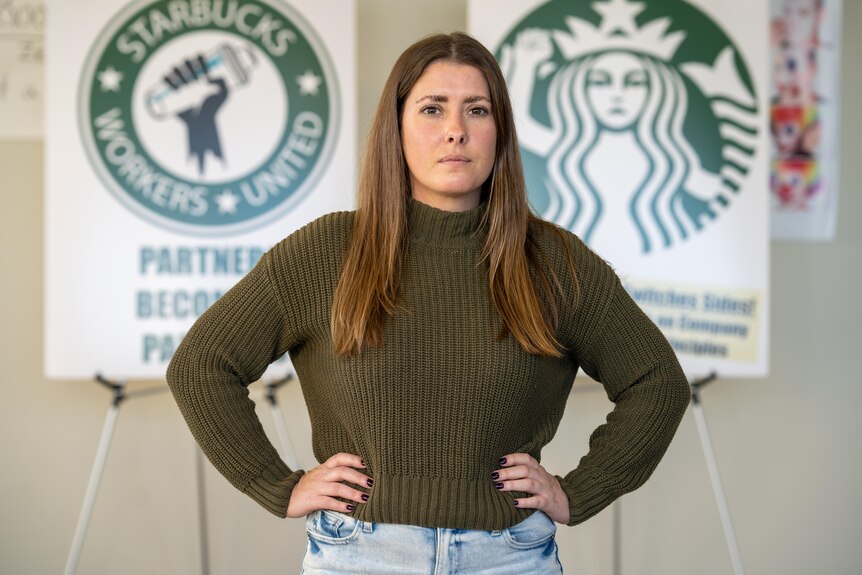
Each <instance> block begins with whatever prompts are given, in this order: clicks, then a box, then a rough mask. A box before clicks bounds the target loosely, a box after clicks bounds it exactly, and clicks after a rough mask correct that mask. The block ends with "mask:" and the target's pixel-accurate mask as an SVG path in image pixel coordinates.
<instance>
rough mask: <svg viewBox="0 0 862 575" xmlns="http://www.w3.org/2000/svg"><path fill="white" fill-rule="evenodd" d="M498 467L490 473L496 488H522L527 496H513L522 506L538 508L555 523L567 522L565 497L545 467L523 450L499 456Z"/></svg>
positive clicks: (515, 489)
mask: <svg viewBox="0 0 862 575" xmlns="http://www.w3.org/2000/svg"><path fill="white" fill-rule="evenodd" d="M500 465H502V468H501V469H498V470H496V471H495V472H494V473H493V474H491V479H492V480H493V481H494V486H495V487H496V488H497V489H499V490H500V491H524V492H526V493H529V494H530V495H531V496H530V497H523V498H520V499H515V505H517V506H518V507H520V508H523V509H540V510H542V511H544V512H545V514H546V515H547V516H548V517H550V518H551V519H553V520H554V521H556V522H557V523H563V524H565V523H568V522H569V498H568V496H567V495H566V492H565V491H563V488H562V487H561V486H560V482H559V481H557V478H556V477H554V476H553V475H551V474H550V473H548V472H547V471H545V468H544V467H542V466H541V465H540V464H539V462H538V461H536V459H535V458H534V457H532V456H530V455H527V454H526V453H512V454H510V455H505V456H503V457H502V458H501V459H500Z"/></svg>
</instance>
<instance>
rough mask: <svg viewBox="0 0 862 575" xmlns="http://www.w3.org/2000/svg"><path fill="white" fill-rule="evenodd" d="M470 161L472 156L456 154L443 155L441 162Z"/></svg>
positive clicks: (458, 162)
mask: <svg viewBox="0 0 862 575" xmlns="http://www.w3.org/2000/svg"><path fill="white" fill-rule="evenodd" d="M469 161H470V158H467V157H464V156H457V155H454V154H452V155H449V156H443V157H442V158H440V163H441V164H466V163H467V162H469Z"/></svg>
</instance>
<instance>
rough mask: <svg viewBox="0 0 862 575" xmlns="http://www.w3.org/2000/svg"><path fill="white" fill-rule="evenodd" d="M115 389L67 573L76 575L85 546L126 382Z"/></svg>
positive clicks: (73, 541)
mask: <svg viewBox="0 0 862 575" xmlns="http://www.w3.org/2000/svg"><path fill="white" fill-rule="evenodd" d="M115 385H116V388H115V389H114V392H115V395H114V402H113V403H112V404H111V407H110V408H108V416H107V417H106V418H105V425H104V426H103V427H102V437H101V439H100V440H99V448H98V449H97V450H96V461H95V462H94V463H93V470H92V471H91V472H90V482H89V483H88V484H87V494H86V495H85V496H84V505H83V506H82V507H81V515H80V516H79V517H78V526H77V527H76V528H75V538H74V539H73V540H72V549H71V550H70V551H69V558H68V559H67V561H66V569H65V570H64V571H63V573H64V574H65V575H74V573H75V570H76V569H77V568H78V559H79V558H80V556H81V548H82V547H83V546H84V537H85V536H86V534H87V527H88V526H89V524H90V516H91V515H92V514H93V506H94V505H95V504H96V493H97V492H98V491H99V482H100V481H101V479H102V472H103V471H104V470H105V461H106V460H107V459H108V450H109V449H110V447H111V439H113V437H114V428H115V427H116V425H117V416H118V415H119V414H120V404H121V403H122V401H123V399H124V398H125V394H124V391H125V382H124V381H120V382H118V383H117V384H115Z"/></svg>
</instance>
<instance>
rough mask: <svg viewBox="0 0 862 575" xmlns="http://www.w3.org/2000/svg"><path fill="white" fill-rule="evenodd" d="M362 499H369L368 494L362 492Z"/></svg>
mask: <svg viewBox="0 0 862 575" xmlns="http://www.w3.org/2000/svg"><path fill="white" fill-rule="evenodd" d="M362 501H368V495H366V494H365V493H363V494H362Z"/></svg>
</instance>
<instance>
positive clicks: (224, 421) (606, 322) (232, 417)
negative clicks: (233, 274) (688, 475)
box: [168, 34, 689, 574]
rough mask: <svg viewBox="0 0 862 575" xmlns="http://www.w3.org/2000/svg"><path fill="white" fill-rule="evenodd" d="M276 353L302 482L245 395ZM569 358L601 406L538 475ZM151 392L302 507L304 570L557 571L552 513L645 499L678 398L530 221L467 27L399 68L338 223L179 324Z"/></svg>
mask: <svg viewBox="0 0 862 575" xmlns="http://www.w3.org/2000/svg"><path fill="white" fill-rule="evenodd" d="M284 353H289V354H290V357H291V359H292V361H293V365H294V367H295V369H296V372H297V374H298V376H299V379H300V382H301V384H302V389H303V393H304V396H305V400H306V404H307V406H308V410H309V414H310V417H311V422H312V431H313V444H314V453H315V456H316V457H317V459H318V461H322V462H323V463H322V464H321V465H319V466H317V467H315V468H313V469H311V470H308V471H307V472H303V471H301V470H291V469H288V468H287V467H286V466H285V464H284V463H283V462H282V461H281V460H280V459H279V457H278V455H277V453H276V451H275V450H274V449H273V448H272V446H271V445H270V444H269V442H268V441H267V439H266V437H265V435H264V433H263V431H262V429H261V426H260V422H259V421H258V419H257V418H256V416H255V413H254V406H253V404H252V402H251V401H250V400H249V399H248V395H247V390H246V386H247V385H248V384H250V383H251V382H253V381H255V380H256V379H257V378H258V377H260V375H261V374H262V373H263V371H264V370H265V368H266V367H267V365H268V364H269V363H270V362H272V361H274V360H275V359H277V358H278V357H279V356H281V355H282V354H284ZM579 366H580V367H582V368H583V369H584V370H585V371H586V372H587V373H589V374H590V375H591V376H593V377H594V378H595V379H597V380H599V381H601V382H602V383H603V384H604V386H605V388H606V390H607V393H608V395H609V397H610V398H611V399H612V400H613V401H614V402H615V403H616V407H615V409H614V410H613V412H612V413H611V415H610V416H609V418H608V422H607V424H605V425H602V426H601V427H599V428H598V429H597V430H596V431H595V432H594V433H593V435H592V437H591V448H590V452H589V453H588V454H587V455H586V456H585V457H584V458H583V459H582V460H581V462H580V465H579V466H578V467H577V468H576V469H574V470H573V471H571V472H569V473H568V474H567V475H565V476H564V477H561V476H555V475H552V474H551V473H550V472H549V471H547V470H546V469H545V468H544V467H543V466H542V465H540V464H539V457H540V452H541V448H542V447H543V446H544V445H545V444H547V443H548V442H549V441H550V440H551V438H552V437H553V435H554V432H555V431H556V429H557V426H558V424H559V422H560V419H561V417H562V415H563V409H564V407H565V402H566V398H567V397H568V394H569V391H570V389H571V385H572V381H573V378H574V376H575V373H576V371H577V369H578V367H579ZM168 381H169V383H170V385H171V389H172V390H173V392H174V395H175V397H176V399H177V402H178V404H179V405H180V408H181V409H182V412H183V414H184V416H185V417H186V420H187V421H188V423H189V426H190V428H191V429H192V431H193V433H194V434H195V437H196V438H197V440H198V442H199V443H200V444H201V447H202V448H203V450H204V452H205V453H206V454H207V455H208V457H209V458H210V460H211V461H212V462H213V464H214V465H215V466H216V467H217V468H218V469H219V470H220V471H221V472H222V473H223V474H224V475H225V476H226V477H227V478H228V480H230V481H231V482H232V483H233V484H234V485H235V486H236V487H237V488H239V489H240V490H242V491H243V492H245V493H247V494H248V495H250V496H251V497H252V498H253V499H255V500H256V501H257V502H258V503H260V504H261V505H262V506H264V507H265V508H266V509H268V510H269V511H271V512H272V513H275V514H276V515H278V516H281V517H284V516H287V517H302V516H307V526H308V533H309V545H308V552H307V553H306V557H305V560H304V563H303V568H304V572H305V573H341V572H348V571H351V572H361V573H427V572H432V571H433V570H434V569H444V568H447V567H448V568H451V569H452V570H454V571H457V572H459V573H481V572H489V573H491V572H493V573H496V574H505V573H559V572H560V569H561V568H560V565H559V561H558V560H557V557H556V544H555V543H554V540H553V536H554V533H555V530H556V526H555V523H554V522H558V523H566V524H569V525H574V524H576V523H580V522H582V521H584V520H585V519H587V518H588V517H591V516H592V515H594V514H595V513H597V512H599V511H600V510H601V509H602V508H604V507H605V506H606V505H608V504H609V503H610V502H611V501H613V500H614V499H615V498H616V497H618V496H619V495H621V494H623V493H625V492H627V491H631V490H632V489H635V488H636V487H638V486H639V485H640V484H642V483H643V482H644V481H645V480H646V479H647V477H648V476H649V475H650V473H651V472H652V471H653V469H654V468H655V466H656V465H657V463H658V461H659V459H660V458H661V456H662V455H663V453H664V451H665V450H666V448H667V446H668V444H669V442H670V440H671V437H672V436H673V433H674V431H675V429H676V427H677V425H678V423H679V420H680V418H681V417H682V414H683V412H684V410H685V408H686V405H687V403H688V397H689V392H688V385H687V383H686V381H685V379H684V377H683V373H682V371H681V370H680V367H679V364H678V363H677V361H676V358H675V356H674V354H673V351H672V350H671V348H670V347H669V346H668V344H667V342H666V341H665V339H664V338H663V337H662V335H661V334H660V332H659V331H658V330H657V329H656V328H655V326H654V325H653V324H652V323H651V322H650V321H649V320H648V319H647V318H646V317H645V316H644V314H643V313H642V312H641V311H640V310H639V309H638V307H637V306H636V305H635V304H634V303H633V302H632V300H631V299H630V298H629V297H628V296H627V294H626V292H625V290H623V288H622V287H621V285H620V282H619V280H618V279H617V278H616V276H615V275H614V273H613V271H612V270H611V269H610V267H609V266H607V265H606V264H605V263H604V262H603V261H601V260H600V259H599V258H598V257H597V256H595V255H594V254H592V253H591V252H590V251H589V250H588V249H587V248H586V247H585V246H584V245H583V244H582V243H581V242H580V241H579V240H578V239H577V238H576V237H574V236H573V235H571V234H569V233H566V232H563V231H561V230H559V229H558V228H557V227H555V226H552V225H550V224H547V223H544V222H542V221H540V220H538V219H537V218H535V217H534V216H532V215H531V214H530V212H529V210H528V207H527V203H526V192H525V186H524V179H523V174H522V171H521V163H520V156H519V153H518V145H517V140H516V138H515V130H514V124H513V119H512V110H511V106H510V103H509V99H508V95H507V93H506V89H505V82H504V80H503V77H502V74H501V72H500V70H499V68H498V66H497V64H496V62H495V60H494V58H493V56H492V55H491V54H490V53H489V52H488V51H487V50H486V49H485V48H484V47H482V46H481V44H479V43H478V42H476V41H475V40H474V39H472V38H471V37H469V36H466V35H464V34H452V35H448V36H446V35H437V36H432V37H429V38H426V39H424V40H420V41H419V42H417V43H416V44H414V45H413V46H411V47H410V48H408V49H407V50H406V51H405V52H404V54H402V55H401V57H400V58H399V60H398V61H397V62H396V64H395V67H394V69H393V70H392V73H391V74H390V76H389V79H388V81H387V83H386V86H385V88H384V90H383V95H382V96H381V99H380V104H379V106H378V109H377V112H376V115H375V118H374V121H373V124H372V127H371V130H370V134H369V138H368V142H367V147H366V151H365V158H364V162H363V166H362V172H361V177H360V184H359V201H358V209H357V211H356V212H355V213H352V212H350V213H346V212H342V213H333V214H329V215H327V216H324V217H322V218H320V219H318V220H316V221H314V222H312V223H311V224H308V225H307V226H306V227H304V228H302V229H301V230H299V231H297V232H296V233H294V234H292V235H290V236H289V237H288V238H286V239H285V240H283V241H282V242H281V243H279V244H278V245H277V246H275V247H274V248H273V249H272V250H270V251H269V252H268V253H267V254H266V255H265V256H264V257H263V258H262V260H261V261H260V263H259V264H258V265H257V266H256V267H255V268H254V269H253V270H252V271H251V272H250V273H249V274H248V276H247V277H245V278H244V279H242V280H241V281H240V282H239V283H238V284H237V285H236V287H234V288H233V289H232V290H230V291H229V292H228V293H227V294H225V295H224V296H223V297H222V298H221V299H220V300H219V301H218V302H216V303H215V304H214V305H213V306H212V308H210V310H208V311H207V312H206V313H205V314H204V315H203V316H202V317H201V318H200V319H199V320H198V322H197V323H196V324H195V325H194V327H193V328H192V329H191V331H190V332H189V334H188V336H187V337H186V339H185V340H184V341H183V343H182V345H181V346H180V348H179V349H178V350H177V353H176V355H175V356H174V359H173V361H172V362H171V365H170V367H169V369H168ZM537 510H538V511H541V512H537Z"/></svg>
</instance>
